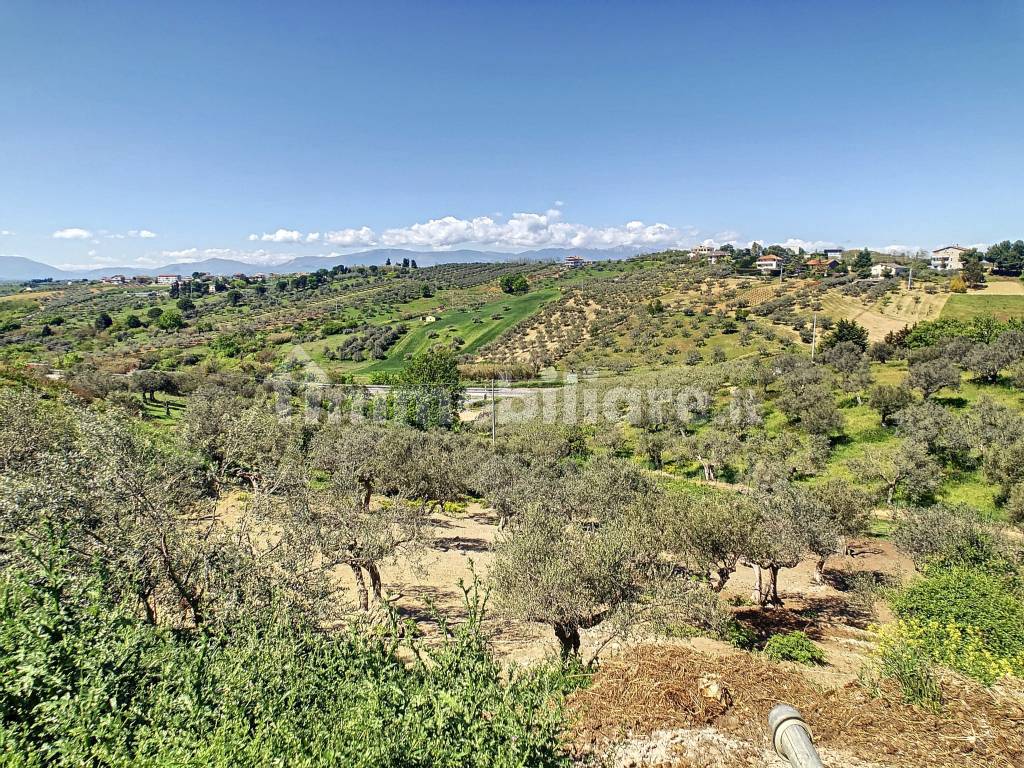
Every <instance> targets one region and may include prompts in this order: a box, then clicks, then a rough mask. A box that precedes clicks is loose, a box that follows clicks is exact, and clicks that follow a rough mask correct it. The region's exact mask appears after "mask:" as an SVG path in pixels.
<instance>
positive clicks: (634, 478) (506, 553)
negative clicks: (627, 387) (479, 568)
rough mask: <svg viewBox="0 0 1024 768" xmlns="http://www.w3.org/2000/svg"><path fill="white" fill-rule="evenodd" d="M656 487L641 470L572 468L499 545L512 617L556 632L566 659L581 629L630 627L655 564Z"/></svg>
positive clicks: (619, 465) (621, 465)
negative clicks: (611, 624) (617, 623)
mask: <svg viewBox="0 0 1024 768" xmlns="http://www.w3.org/2000/svg"><path fill="white" fill-rule="evenodd" d="M657 503H658V493H657V490H656V486H655V485H654V484H653V482H652V481H651V480H650V479H649V478H648V477H647V476H646V475H645V474H644V473H643V471H642V470H640V469H638V468H637V467H636V466H635V465H633V464H631V463H629V462H624V461H619V460H614V459H594V460H592V461H591V462H590V463H588V465H587V466H586V467H583V468H579V467H575V466H574V467H571V468H568V470H567V471H566V472H565V473H564V474H562V475H561V476H559V477H558V478H556V479H555V481H554V483H553V484H552V486H551V487H549V488H548V489H547V490H546V492H544V493H542V494H539V495H538V496H536V497H535V498H533V499H532V500H529V501H528V502H527V503H526V506H525V508H524V509H522V510H521V511H520V512H518V513H517V514H516V515H515V516H514V517H513V519H512V521H511V523H510V524H509V527H508V529H507V530H506V531H505V532H504V533H503V534H502V535H501V536H500V537H499V538H498V540H497V541H496V543H495V559H494V564H493V567H492V576H493V578H494V586H495V595H496V598H497V602H498V605H499V606H500V608H501V609H502V610H503V611H504V612H505V613H506V614H507V615H509V616H511V617H513V618H517V619H520V620H524V621H535V622H541V623H544V624H547V625H548V626H550V627H551V628H552V630H553V632H554V634H555V637H556V638H557V640H558V643H559V647H560V649H561V653H562V656H563V658H569V657H573V656H578V655H579V650H580V641H581V640H580V631H581V630H586V629H590V628H593V627H596V626H598V625H599V624H602V623H604V622H606V621H611V620H613V619H618V620H619V621H620V622H621V625H620V626H621V628H622V629H624V630H625V629H628V627H629V626H630V624H631V623H632V618H633V615H634V614H633V609H634V608H635V607H636V606H637V605H638V603H639V602H640V600H641V597H642V595H643V594H644V591H645V585H646V584H647V583H648V580H649V579H650V575H651V573H652V569H653V565H654V563H655V562H656V560H657V557H658V553H659V547H658V545H657V541H656V537H655V536H654V535H653V526H652V525H651V521H652V519H653V514H652V509H653V508H654V506H655V505H656V504H657Z"/></svg>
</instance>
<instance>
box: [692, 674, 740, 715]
mask: <svg viewBox="0 0 1024 768" xmlns="http://www.w3.org/2000/svg"><path fill="white" fill-rule="evenodd" d="M697 689H698V690H699V691H700V695H701V696H703V697H704V698H705V699H711V700H712V701H717V702H718V703H719V704H720V705H721V706H722V707H729V706H730V705H732V695H731V694H730V693H729V689H727V688H726V687H725V685H724V684H723V683H722V680H721V678H719V677H718V676H717V675H710V674H704V675H701V676H700V680H699V682H698V684H697Z"/></svg>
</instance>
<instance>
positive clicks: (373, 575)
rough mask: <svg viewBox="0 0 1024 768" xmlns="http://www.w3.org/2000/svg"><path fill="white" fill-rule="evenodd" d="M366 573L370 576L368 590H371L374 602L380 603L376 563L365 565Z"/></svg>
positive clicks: (378, 572)
mask: <svg viewBox="0 0 1024 768" xmlns="http://www.w3.org/2000/svg"><path fill="white" fill-rule="evenodd" d="M365 567H366V572H367V573H368V574H370V588H371V589H372V590H373V597H374V599H375V600H377V601H380V600H381V599H382V598H381V581H380V571H379V570H377V564H376V563H367V564H366V566H365Z"/></svg>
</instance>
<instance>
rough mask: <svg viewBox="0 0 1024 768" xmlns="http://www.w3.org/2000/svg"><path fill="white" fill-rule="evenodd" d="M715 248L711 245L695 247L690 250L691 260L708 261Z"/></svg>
mask: <svg viewBox="0 0 1024 768" xmlns="http://www.w3.org/2000/svg"><path fill="white" fill-rule="evenodd" d="M714 250H715V248H714V246H711V245H695V246H693V248H691V249H690V258H691V259H706V258H707V257H708V256H710V255H711V254H712V253H714Z"/></svg>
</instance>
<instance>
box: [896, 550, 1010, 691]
mask: <svg viewBox="0 0 1024 768" xmlns="http://www.w3.org/2000/svg"><path fill="white" fill-rule="evenodd" d="M891 603H892V608H893V611H894V612H895V613H896V615H897V616H898V617H899V618H900V619H902V620H903V622H902V626H901V630H900V631H901V634H902V635H903V637H904V639H906V640H907V641H908V642H911V643H912V644H914V645H915V647H917V648H918V650H919V651H920V652H921V653H922V654H925V655H927V656H928V657H929V658H930V659H932V660H933V661H935V662H936V663H939V664H942V665H944V666H947V667H950V668H951V669H955V670H957V671H959V672H962V673H964V674H966V675H969V676H971V677H975V678H977V679H979V680H982V681H983V682H992V681H993V680H995V679H997V678H999V677H1001V676H1002V675H1004V674H1014V675H1018V676H1020V675H1022V674H1024V601H1022V600H1021V595H1020V592H1019V588H1018V585H1017V583H1016V581H1015V580H1014V579H1012V578H1008V577H1004V576H993V575H990V574H988V573H983V572H980V571H978V570H974V569H969V568H952V569H950V570H945V571H937V569H934V568H933V569H930V570H929V571H928V576H927V578H925V579H924V580H922V581H920V582H918V583H916V584H913V585H911V586H909V587H907V588H905V589H903V590H901V591H900V592H898V593H896V594H895V595H894V596H893V598H892V600H891Z"/></svg>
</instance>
